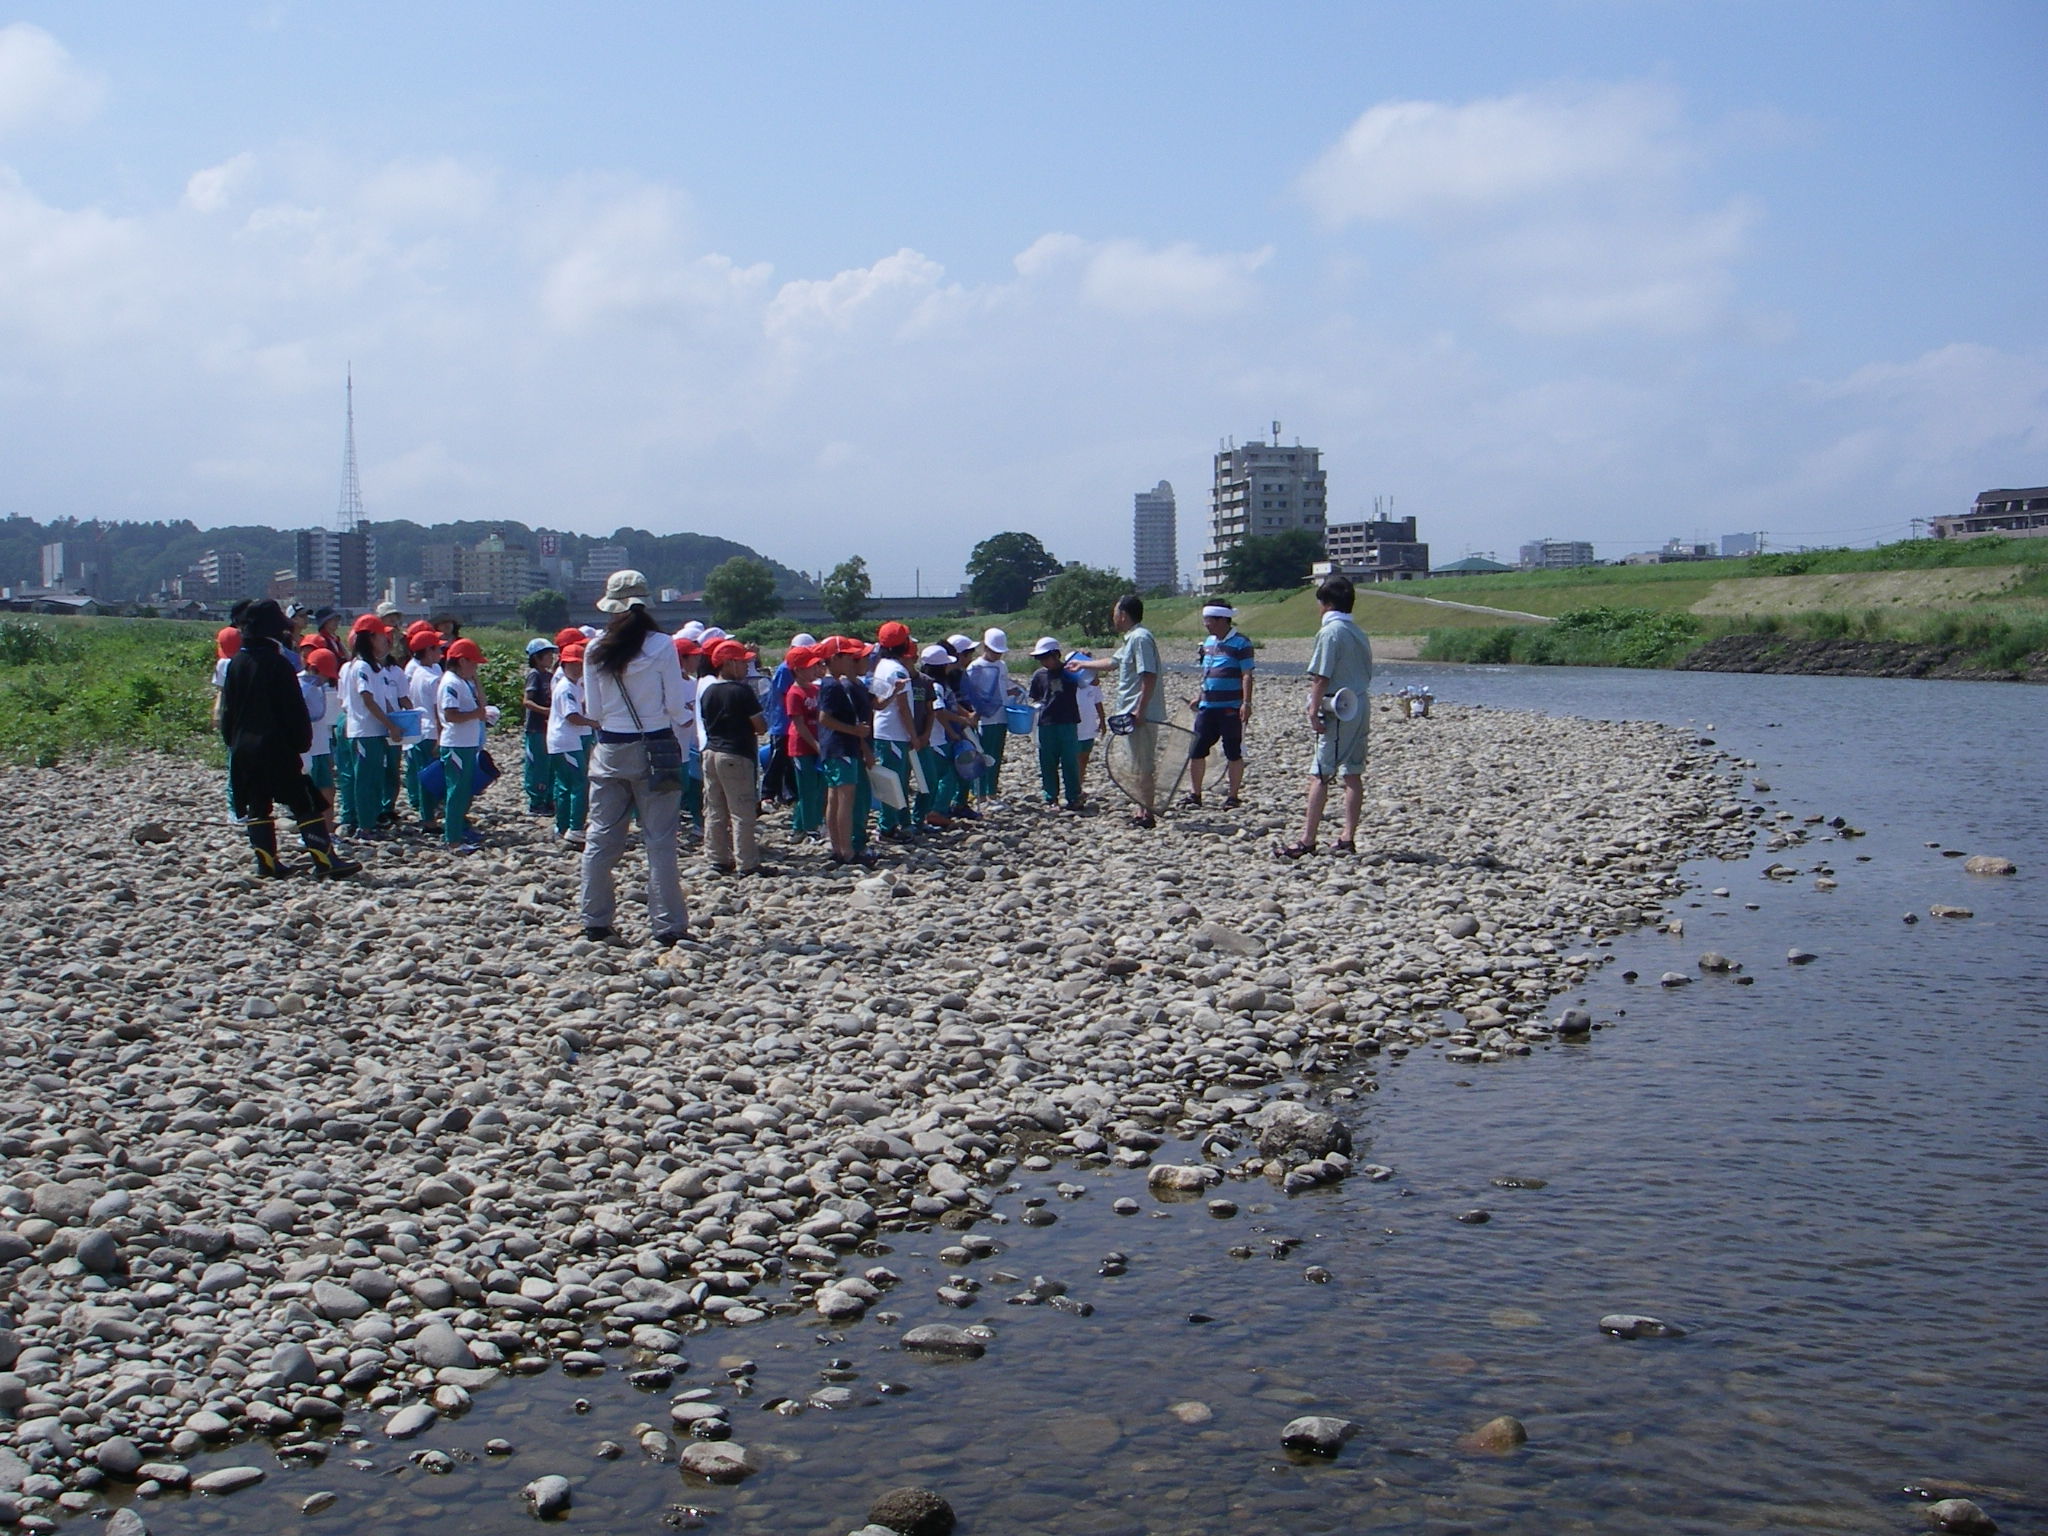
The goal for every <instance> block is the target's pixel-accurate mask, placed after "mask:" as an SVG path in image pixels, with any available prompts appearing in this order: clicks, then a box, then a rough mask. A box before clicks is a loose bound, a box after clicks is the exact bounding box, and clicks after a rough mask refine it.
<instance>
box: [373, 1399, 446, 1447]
mask: <svg viewBox="0 0 2048 1536" xmlns="http://www.w3.org/2000/svg"><path fill="white" fill-rule="evenodd" d="M439 1417H440V1415H439V1414H437V1413H436V1412H434V1408H433V1405H432V1404H430V1403H407V1404H406V1405H405V1406H404V1407H403V1408H401V1409H399V1410H398V1412H396V1413H394V1414H393V1415H391V1417H390V1418H388V1419H386V1420H385V1421H384V1438H385V1439H387V1440H410V1439H412V1438H413V1436H415V1435H422V1434H425V1433H426V1432H427V1431H428V1430H429V1429H431V1428H433V1425H434V1420H435V1419H437V1418H439Z"/></svg>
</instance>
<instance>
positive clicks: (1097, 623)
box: [1036, 564, 1131, 638]
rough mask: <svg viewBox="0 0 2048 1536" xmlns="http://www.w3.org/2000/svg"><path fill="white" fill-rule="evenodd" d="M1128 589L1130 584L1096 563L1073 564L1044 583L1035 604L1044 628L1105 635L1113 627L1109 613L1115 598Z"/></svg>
mask: <svg viewBox="0 0 2048 1536" xmlns="http://www.w3.org/2000/svg"><path fill="white" fill-rule="evenodd" d="M1130 590H1131V584H1130V583H1129V582H1128V581H1125V580H1124V579H1123V577H1121V576H1119V575H1117V573H1116V572H1115V571H1105V570H1103V569H1102V568H1101V567H1100V566H1094V565H1080V564H1074V565H1070V566H1068V567H1067V568H1066V569H1065V570H1063V571H1061V572H1060V573H1059V575H1057V576H1055V577H1053V579H1052V580H1051V581H1049V582H1047V583H1046V585H1045V595H1044V596H1043V597H1041V598H1040V599H1039V600H1038V602H1037V604H1036V607H1037V610H1038V612H1039V614H1040V615H1041V616H1042V617H1043V618H1044V620H1045V625H1046V628H1047V629H1049V630H1052V631H1054V632H1055V633H1058V632H1060V631H1065V632H1066V633H1067V634H1069V635H1070V636H1073V637H1075V638H1079V637H1080V636H1082V635H1107V634H1110V633H1112V631H1113V630H1114V627H1115V626H1113V625H1112V624H1111V623H1110V621H1109V613H1110V610H1111V609H1112V608H1114V607H1115V606H1116V600H1117V599H1118V598H1120V597H1122V596H1123V595H1124V594H1125V593H1126V592H1128V591H1130Z"/></svg>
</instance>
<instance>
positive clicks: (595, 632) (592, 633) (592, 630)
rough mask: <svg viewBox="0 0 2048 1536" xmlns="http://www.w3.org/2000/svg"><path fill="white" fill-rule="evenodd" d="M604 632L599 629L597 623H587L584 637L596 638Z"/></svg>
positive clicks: (587, 638) (584, 628)
mask: <svg viewBox="0 0 2048 1536" xmlns="http://www.w3.org/2000/svg"><path fill="white" fill-rule="evenodd" d="M603 633H604V631H603V630H601V629H599V628H598V627H597V626H596V625H595V624H586V625H584V626H583V638H584V639H586V640H595V639H596V638H597V637H598V636H599V635H601V634H603Z"/></svg>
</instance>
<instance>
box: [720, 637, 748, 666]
mask: <svg viewBox="0 0 2048 1536" xmlns="http://www.w3.org/2000/svg"><path fill="white" fill-rule="evenodd" d="M753 654H754V653H753V652H752V651H750V650H748V649H747V648H746V647H745V646H744V645H742V644H740V642H739V641H737V640H721V641H719V642H718V643H717V644H716V645H714V646H712V647H711V665H713V666H714V667H722V666H724V665H725V664H726V663H727V662H729V661H745V660H746V659H747V658H748V657H749V656H751V655H753Z"/></svg>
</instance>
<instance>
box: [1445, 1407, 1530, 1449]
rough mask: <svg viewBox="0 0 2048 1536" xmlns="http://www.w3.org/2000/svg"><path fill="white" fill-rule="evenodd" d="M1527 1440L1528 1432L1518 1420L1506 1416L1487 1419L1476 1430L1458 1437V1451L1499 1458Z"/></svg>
mask: <svg viewBox="0 0 2048 1536" xmlns="http://www.w3.org/2000/svg"><path fill="white" fill-rule="evenodd" d="M1528 1438H1529V1431H1528V1430H1527V1429H1526V1428H1525V1427H1524V1426H1523V1424H1522V1421H1521V1420H1520V1419H1517V1418H1514V1417H1512V1416H1511V1415H1508V1414H1505V1413H1504V1414H1502V1415H1501V1416H1500V1417H1499V1418H1496V1419H1488V1420H1487V1421H1486V1422H1485V1423H1484V1424H1482V1425H1480V1426H1479V1427H1478V1428H1477V1429H1475V1430H1472V1431H1471V1432H1470V1433H1468V1434H1463V1435H1460V1436H1459V1437H1458V1449H1459V1450H1461V1451H1472V1452H1478V1453H1481V1454H1483V1455H1489V1456H1500V1455H1505V1454H1506V1453H1507V1452H1509V1451H1512V1450H1514V1449H1515V1447H1516V1446H1518V1445H1521V1444H1523V1443H1524V1442H1525V1441H1527V1440H1528Z"/></svg>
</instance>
